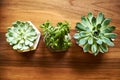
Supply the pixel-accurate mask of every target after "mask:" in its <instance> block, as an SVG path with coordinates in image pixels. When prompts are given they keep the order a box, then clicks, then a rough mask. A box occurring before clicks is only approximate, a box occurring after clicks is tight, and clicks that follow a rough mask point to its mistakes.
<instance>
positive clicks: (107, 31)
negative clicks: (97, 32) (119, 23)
mask: <svg viewBox="0 0 120 80" xmlns="http://www.w3.org/2000/svg"><path fill="white" fill-rule="evenodd" d="M114 30H115V27H114V26H108V27H106V28H104V29H103V30H101V31H102V32H103V33H110V32H112V31H114Z"/></svg>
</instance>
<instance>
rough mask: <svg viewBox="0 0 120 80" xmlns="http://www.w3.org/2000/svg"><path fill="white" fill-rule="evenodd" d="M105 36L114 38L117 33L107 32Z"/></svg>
mask: <svg viewBox="0 0 120 80" xmlns="http://www.w3.org/2000/svg"><path fill="white" fill-rule="evenodd" d="M104 36H105V37H107V38H112V39H114V38H116V36H117V34H115V33H105V34H104Z"/></svg>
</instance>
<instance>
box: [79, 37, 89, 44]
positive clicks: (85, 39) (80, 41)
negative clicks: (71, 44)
mask: <svg viewBox="0 0 120 80" xmlns="http://www.w3.org/2000/svg"><path fill="white" fill-rule="evenodd" d="M87 39H88V37H85V38H82V39H80V40H79V44H80V45H84V44H85V43H86V42H87Z"/></svg>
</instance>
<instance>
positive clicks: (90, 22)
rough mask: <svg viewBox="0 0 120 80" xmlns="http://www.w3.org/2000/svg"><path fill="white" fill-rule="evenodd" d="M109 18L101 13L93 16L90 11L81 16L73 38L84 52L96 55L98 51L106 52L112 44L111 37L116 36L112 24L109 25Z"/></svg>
mask: <svg viewBox="0 0 120 80" xmlns="http://www.w3.org/2000/svg"><path fill="white" fill-rule="evenodd" d="M110 22H111V19H110V18H105V17H104V14H103V13H101V12H100V13H99V14H98V15H97V17H94V16H93V14H92V13H88V15H87V16H82V17H81V23H80V22H78V23H76V31H77V32H76V33H75V34H74V38H75V39H76V43H77V44H78V45H79V46H81V47H83V50H84V52H90V53H92V54H94V55H97V54H98V53H99V52H101V53H105V52H108V46H114V43H113V41H112V40H113V39H115V38H116V35H117V34H115V33H113V31H114V30H115V27H114V26H111V25H109V24H110Z"/></svg>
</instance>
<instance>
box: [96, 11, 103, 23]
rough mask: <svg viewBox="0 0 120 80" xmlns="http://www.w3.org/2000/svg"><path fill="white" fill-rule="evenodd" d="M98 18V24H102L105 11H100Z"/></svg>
mask: <svg viewBox="0 0 120 80" xmlns="http://www.w3.org/2000/svg"><path fill="white" fill-rule="evenodd" d="M96 19H97V20H96V24H101V23H102V21H103V20H104V15H103V13H101V12H100V13H99V14H98V15H97V18H96Z"/></svg>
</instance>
